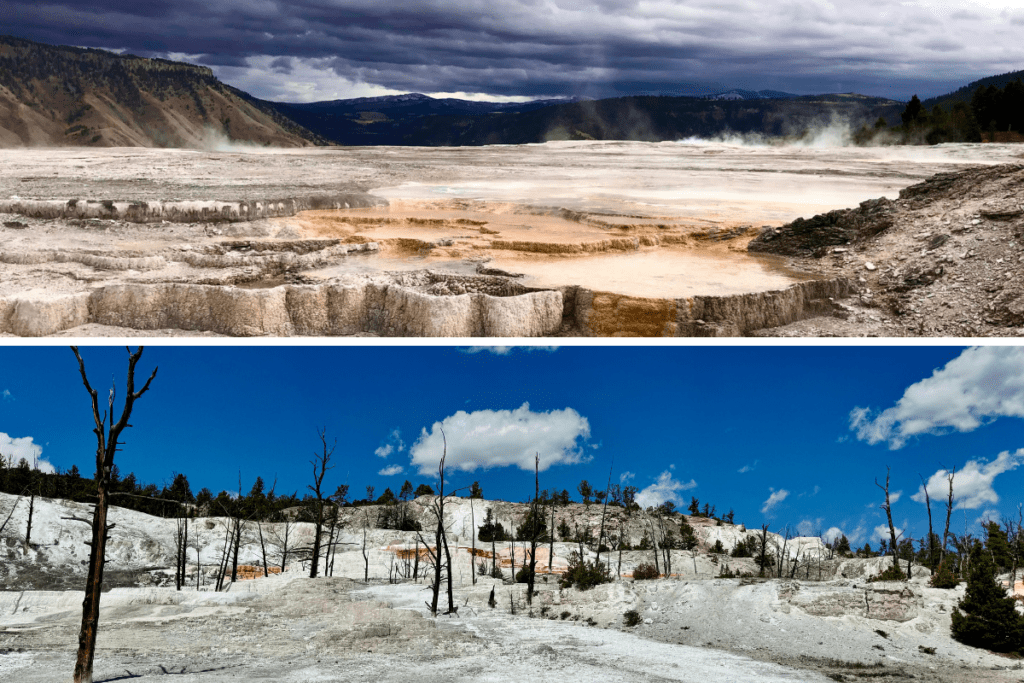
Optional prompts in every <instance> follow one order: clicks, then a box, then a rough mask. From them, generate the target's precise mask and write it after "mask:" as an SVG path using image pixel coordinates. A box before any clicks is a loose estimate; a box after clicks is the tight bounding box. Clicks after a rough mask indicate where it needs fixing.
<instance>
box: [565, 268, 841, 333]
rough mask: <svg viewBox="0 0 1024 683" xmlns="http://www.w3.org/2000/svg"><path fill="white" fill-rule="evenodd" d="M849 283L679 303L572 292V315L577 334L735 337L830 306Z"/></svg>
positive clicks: (801, 285)
mask: <svg viewBox="0 0 1024 683" xmlns="http://www.w3.org/2000/svg"><path fill="white" fill-rule="evenodd" d="M852 290H853V287H852V285H851V283H850V282H849V280H847V279H845V278H839V279H835V280H810V281H807V282H799V283H797V284H795V285H791V286H790V287H787V288H786V289H783V290H779V291H773V292H756V293H751V294H738V295H734V296H696V297H692V298H683V299H674V300H673V299H643V298H638V297H628V296H623V295H617V294H608V293H605V292H591V291H589V290H586V289H583V288H575V291H574V292H572V296H573V311H572V315H573V316H574V318H575V321H576V324H577V325H578V326H579V328H580V331H581V334H583V335H586V336H627V337H628V336H636V337H737V336H744V335H747V334H750V333H751V332H753V331H755V330H759V329H763V328H767V327H776V326H779V325H786V324H789V323H791V322H794V321H796V320H802V319H804V318H807V317H811V316H816V315H826V314H829V313H831V312H832V309H833V308H834V304H833V300H835V299H838V298H841V297H844V296H848V295H849V294H850V293H851V291H852Z"/></svg>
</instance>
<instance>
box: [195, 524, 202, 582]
mask: <svg viewBox="0 0 1024 683" xmlns="http://www.w3.org/2000/svg"><path fill="white" fill-rule="evenodd" d="M195 528H196V532H195V534H194V538H195V545H194V547H195V549H196V590H197V591H198V590H199V582H200V580H201V577H202V575H203V558H202V555H201V553H202V548H203V543H202V538H201V537H200V535H199V525H198V524H196V525H195Z"/></svg>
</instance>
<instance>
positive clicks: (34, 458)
mask: <svg viewBox="0 0 1024 683" xmlns="http://www.w3.org/2000/svg"><path fill="white" fill-rule="evenodd" d="M42 455H43V447H42V446H40V445H39V444H37V443H35V442H33V440H32V437H31V436H20V437H17V438H14V437H11V436H8V435H7V434H5V433H3V432H0V456H2V457H3V458H4V460H5V461H9V462H10V463H11V464H12V465H17V464H18V463H19V462H21V461H22V459H24V460H25V462H27V463H28V464H29V466H30V467H33V468H35V469H37V470H39V471H40V472H46V473H49V474H52V473H53V472H56V468H54V466H53V465H52V464H50V463H49V462H48V461H46V460H45V459H43V457H42Z"/></svg>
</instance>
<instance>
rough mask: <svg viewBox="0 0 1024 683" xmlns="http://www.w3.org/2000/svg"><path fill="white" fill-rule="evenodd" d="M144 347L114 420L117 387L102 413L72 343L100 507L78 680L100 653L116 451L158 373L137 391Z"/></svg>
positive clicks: (132, 362)
mask: <svg viewBox="0 0 1024 683" xmlns="http://www.w3.org/2000/svg"><path fill="white" fill-rule="evenodd" d="M142 348H143V347H141V346H140V347H139V348H138V349H136V351H135V353H131V351H130V350H129V353H128V378H127V381H126V389H127V396H126V397H125V399H124V408H123V409H122V411H121V417H120V419H118V421H117V422H116V423H115V422H114V397H115V393H116V392H115V389H114V387H111V388H110V396H109V398H108V400H107V410H106V411H104V412H103V414H102V415H101V414H100V405H99V394H98V393H97V392H96V390H95V389H93V388H92V386H91V385H90V384H89V378H88V377H87V376H86V374H85V362H84V361H83V360H82V356H81V355H80V354H79V353H78V348H77V347H75V346H72V347H71V350H72V351H74V353H75V358H76V359H77V360H78V370H79V372H80V373H81V375H82V383H83V384H84V385H85V388H86V390H87V391H88V392H89V396H90V398H91V399H92V417H93V422H94V424H95V427H94V428H93V430H92V431H93V433H94V434H96V475H95V477H94V481H95V483H96V507H95V508H94V509H93V515H92V541H91V542H90V544H89V545H90V549H89V573H88V577H87V578H86V582H85V600H83V601H82V628H81V631H79V634H78V657H77V659H76V661H75V673H74V680H75V683H92V666H93V660H94V658H95V654H96V629H97V627H98V625H99V620H100V590H101V589H102V587H103V565H104V563H105V562H106V548H107V538H108V532H109V531H110V529H112V528H113V525H112V524H108V523H107V509H108V507H109V505H110V474H111V471H112V470H113V468H114V454H115V453H117V452H118V451H119V450H120V449H119V448H118V446H119V445H120V444H119V443H118V440H119V439H120V438H121V432H123V431H124V430H125V428H127V427H130V426H131V425H129V424H128V419H129V418H130V417H131V414H132V408H133V407H134V405H135V401H137V400H138V399H139V398H140V397H141V396H142V395H143V394H145V393H146V392H147V391H149V385H150V383H151V382H152V381H153V378H154V377H156V371H157V368H154V369H153V374H151V375H150V376H149V379H148V380H146V383H145V384H144V385H143V387H142V389H140V390H139V391H135V366H136V364H137V363H138V362H139V358H141V357H142Z"/></svg>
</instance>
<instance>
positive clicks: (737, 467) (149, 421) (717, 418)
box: [0, 346, 1024, 546]
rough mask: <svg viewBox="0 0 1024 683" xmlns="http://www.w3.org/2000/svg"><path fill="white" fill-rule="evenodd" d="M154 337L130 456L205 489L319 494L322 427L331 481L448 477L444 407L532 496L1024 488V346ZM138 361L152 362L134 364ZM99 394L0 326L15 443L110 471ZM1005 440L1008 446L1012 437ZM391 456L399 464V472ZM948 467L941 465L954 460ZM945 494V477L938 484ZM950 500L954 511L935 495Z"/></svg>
mask: <svg viewBox="0 0 1024 683" xmlns="http://www.w3.org/2000/svg"><path fill="white" fill-rule="evenodd" d="M472 351H473V350H471V349H467V348H465V347H463V348H455V347H444V346H409V347H404V346H384V347H381V346H375V347H355V346H344V347H316V346H309V347H306V346H287V347H265V346H242V347H239V346H231V347H226V346H224V347H222V346H204V347H185V346H150V347H147V348H146V350H145V352H144V354H143V357H142V360H141V362H140V364H139V369H140V373H145V375H146V376H148V374H149V372H151V371H152V368H153V367H154V365H159V368H160V369H159V373H158V375H157V377H156V379H155V380H154V382H153V385H152V389H151V390H150V392H149V393H148V394H146V395H145V396H144V397H143V398H142V399H140V400H139V401H138V402H137V403H136V407H135V412H134V414H133V416H132V420H131V422H132V424H133V425H134V427H133V428H132V429H130V430H127V439H126V445H125V446H124V450H123V452H122V453H120V454H119V455H118V459H117V461H116V462H117V464H118V467H119V468H120V470H121V472H122V473H124V474H127V473H128V472H129V471H133V472H135V473H136V475H137V476H138V477H139V478H140V479H141V480H142V481H144V482H147V483H149V482H153V483H157V484H158V485H160V484H163V483H169V481H170V478H171V476H172V473H174V472H184V473H185V474H186V475H187V476H188V477H189V480H190V482H191V484H192V488H193V491H198V490H199V489H200V488H201V487H204V486H206V487H209V488H210V489H212V490H213V491H214V492H215V493H216V492H217V491H219V490H221V489H229V490H233V489H234V488H236V487H237V478H238V471H239V469H241V474H242V480H243V488H245V489H246V490H247V489H248V488H249V486H251V484H252V481H253V480H254V478H255V477H256V476H257V475H260V476H262V477H263V478H264V479H265V480H267V481H268V482H270V481H272V480H273V479H274V478H275V477H276V478H277V480H278V490H279V491H284V492H291V491H295V490H298V491H299V493H300V495H301V494H302V493H303V491H304V488H305V485H306V483H307V482H308V479H309V470H310V466H309V460H310V458H311V457H312V454H313V451H314V450H315V449H316V448H317V446H318V444H319V441H318V437H317V429H318V428H319V427H326V428H327V433H328V437H329V438H331V439H332V440H333V438H335V437H336V438H337V440H338V448H337V452H336V456H335V457H336V464H337V467H336V468H335V469H334V470H333V471H331V472H330V473H329V475H328V481H327V483H328V484H329V488H331V489H333V487H334V486H336V485H337V484H341V483H345V482H347V483H349V484H350V485H351V486H352V491H353V493H355V494H356V495H357V496H358V497H362V496H363V495H364V491H365V486H366V485H367V484H372V485H374V486H375V487H376V490H377V493H378V494H379V493H381V492H383V490H384V488H385V487H386V486H390V487H392V489H393V490H395V491H396V492H397V489H398V487H400V486H401V484H402V482H403V481H405V479H409V480H411V481H412V483H413V484H414V485H417V484H419V483H430V484H433V483H434V478H433V476H432V474H431V473H432V472H433V471H434V469H435V467H436V460H437V458H438V457H439V455H440V437H439V434H440V430H439V429H438V428H437V427H436V426H435V425H436V424H438V423H439V424H440V425H441V426H442V427H443V428H444V431H445V433H446V434H447V438H448V445H449V465H450V469H449V473H450V476H449V480H450V482H451V485H454V486H467V485H468V484H470V483H471V482H473V481H479V482H480V484H481V486H482V487H483V490H484V493H485V495H486V496H487V497H488V498H502V499H506V500H508V499H511V500H525V499H526V498H527V496H528V495H529V493H530V490H531V487H532V471H530V470H528V469H524V468H532V459H533V453H535V452H539V453H540V456H541V464H542V468H543V471H542V472H541V487H542V488H558V489H562V488H566V489H569V491H570V492H571V493H573V496H574V497H576V493H575V488H576V484H577V483H578V482H579V481H580V480H581V479H587V480H589V481H590V483H591V484H593V485H601V486H603V484H604V483H605V481H606V480H607V477H608V471H609V467H612V466H613V464H614V471H613V476H614V479H615V481H617V482H618V481H621V478H622V477H626V480H625V481H627V482H628V483H631V484H633V485H635V486H637V487H638V488H639V489H641V491H642V496H643V500H645V501H647V502H658V501H660V500H663V499H666V498H667V499H673V500H675V501H676V502H677V503H680V504H686V503H688V502H689V500H690V496H697V497H698V498H699V499H700V500H701V501H702V502H703V501H707V502H710V503H712V504H714V505H716V506H717V508H718V509H719V511H725V510H728V509H730V508H732V509H733V510H734V511H735V513H736V520H737V522H743V523H746V524H747V525H748V526H757V525H759V524H761V523H762V522H765V521H768V522H769V523H771V524H772V528H773V529H778V528H781V527H784V526H785V525H787V524H789V525H791V526H793V527H794V528H797V527H799V528H800V529H801V530H802V531H804V532H807V533H813V534H818V533H822V532H826V531H828V530H829V529H838V530H841V531H842V532H844V533H846V534H847V535H848V536H849V537H850V538H851V540H853V541H854V542H855V543H859V544H863V543H864V542H865V541H870V542H871V543H872V545H874V546H877V540H876V538H875V531H874V529H875V527H877V526H878V525H881V524H884V515H883V514H882V512H881V511H880V510H879V509H878V507H877V506H878V504H879V503H880V502H881V492H880V491H879V489H877V488H876V487H875V485H874V479H875V478H876V477H877V478H879V479H880V480H883V481H884V477H885V473H886V466H887V465H888V466H890V467H891V469H892V486H891V488H892V490H893V492H894V493H895V492H897V491H899V492H900V496H899V499H898V500H895V501H894V503H893V513H894V517H895V522H896V523H897V525H898V526H900V527H905V528H906V529H907V533H909V534H913V535H914V536H915V537H920V536H921V535H922V534H923V533H924V531H926V529H927V517H926V513H925V509H924V505H923V504H921V503H919V502H916V501H915V500H914V499H913V497H914V496H915V495H918V496H919V495H920V493H919V489H920V487H921V479H920V477H922V476H923V477H924V478H925V480H929V479H931V478H934V481H933V482H932V485H931V487H930V488H929V490H930V491H931V493H932V498H933V501H935V499H937V498H939V497H940V496H941V495H942V494H941V490H942V487H943V486H945V484H944V481H945V480H944V479H943V478H942V477H941V472H940V470H942V468H943V467H956V469H957V472H958V473H960V474H958V477H959V479H958V480H957V483H958V488H957V491H956V493H957V497H958V500H959V502H960V504H961V507H960V509H958V510H957V511H956V512H955V513H954V516H953V520H954V522H953V527H954V528H955V529H956V530H957V531H958V532H959V531H962V530H963V526H964V524H965V523H966V524H967V525H968V526H969V527H971V528H974V527H975V525H976V524H977V521H978V519H979V518H982V517H986V516H993V517H996V518H998V517H1000V516H1003V515H1009V514H1011V513H1012V512H1014V511H1015V509H1016V505H1017V504H1018V503H1020V502H1022V496H1021V491H1022V490H1024V487H1022V484H1024V468H1020V467H1018V465H1019V464H1020V463H1021V462H1022V461H1024V451H1020V452H1018V449H1024V429H1022V427H1024V423H1022V421H1021V417H1022V416H1024V349H1022V348H1016V347H982V348H975V349H969V350H965V349H964V348H959V347H956V348H954V347H921V346H918V347H864V346H860V347H831V346H812V347H800V346H795V347H794V346H787V347H734V346H729V347H624V346H600V347H597V346H568V347H561V348H557V349H548V348H537V349H532V350H528V349H527V348H525V347H518V348H512V349H500V348H499V349H497V351H499V352H497V353H496V352H495V350H494V349H490V350H477V351H476V352H472ZM82 355H83V358H84V359H85V362H86V368H87V370H88V372H89V377H90V380H91V381H92V382H93V385H94V387H96V388H97V389H98V390H99V391H100V393H101V395H104V396H105V395H106V392H107V390H108V388H109V385H110V380H111V378H112V377H113V378H115V380H116V382H117V384H118V386H119V392H120V394H122V395H123V382H124V380H123V377H124V373H125V369H126V366H127V352H126V351H125V349H124V348H122V347H82ZM138 379H139V381H141V380H142V378H138ZM91 429H92V423H91V415H90V412H89V398H88V394H87V393H86V391H85V389H84V387H83V386H82V384H81V380H80V378H79V376H78V373H77V365H76V362H75V359H74V356H73V354H72V353H71V351H70V350H69V349H67V348H63V347H49V346H47V347H10V346H5V347H0V452H2V453H4V454H12V453H13V454H18V455H29V456H31V457H37V458H39V460H40V461H41V462H42V463H43V464H41V465H40V466H41V467H46V466H47V465H46V464H45V463H50V464H52V465H53V466H56V467H59V468H69V467H70V466H71V465H72V464H75V465H78V467H79V469H80V470H81V471H82V472H83V474H88V475H91V474H92V472H93V462H94V460H93V457H94V452H95V440H94V438H95V437H94V436H93V434H92V431H91ZM1001 454H1002V455H1001ZM389 471H394V472H395V473H394V474H388V472H389ZM937 473H938V474H937ZM937 493H938V495H937ZM936 514H937V515H939V514H941V513H940V512H939V511H938V510H937V509H936Z"/></svg>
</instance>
